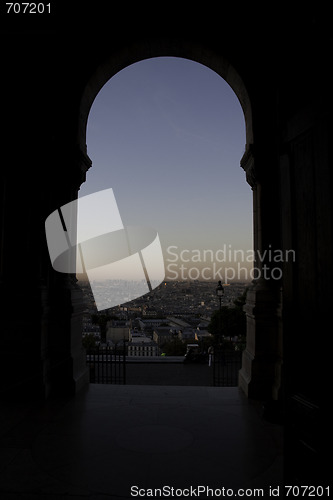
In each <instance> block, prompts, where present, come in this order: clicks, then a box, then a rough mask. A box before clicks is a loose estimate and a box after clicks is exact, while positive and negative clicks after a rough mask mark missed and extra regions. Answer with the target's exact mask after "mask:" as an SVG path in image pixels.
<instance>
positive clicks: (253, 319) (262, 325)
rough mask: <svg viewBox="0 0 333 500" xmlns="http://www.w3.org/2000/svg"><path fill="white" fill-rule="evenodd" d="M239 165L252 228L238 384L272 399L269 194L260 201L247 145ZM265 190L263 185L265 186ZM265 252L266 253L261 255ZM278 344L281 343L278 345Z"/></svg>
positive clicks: (275, 303)
mask: <svg viewBox="0 0 333 500" xmlns="http://www.w3.org/2000/svg"><path fill="white" fill-rule="evenodd" d="M241 166H242V167H243V169H244V170H245V172H246V179H247V181H248V183H249V184H250V186H251V188H252V190H253V226H254V227H253V231H254V251H255V255H256V256H257V255H258V252H260V258H256V260H255V262H254V267H255V279H254V280H253V282H252V285H251V287H250V289H249V290H248V293H247V299H246V305H245V306H244V311H245V312H246V317H247V342H246V348H245V350H244V353H243V360H242V368H241V370H240V373H239V386H240V387H241V389H242V390H243V391H244V393H245V394H246V395H247V396H248V397H250V398H258V399H276V398H277V397H278V394H279V390H280V385H281V362H282V361H281V352H280V354H278V353H279V351H281V348H280V349H279V338H280V337H281V335H280V337H279V316H280V313H279V301H280V284H279V281H278V280H276V281H275V280H274V279H272V276H271V270H272V267H274V265H276V264H274V265H273V266H272V262H271V255H272V253H269V251H271V252H272V246H271V245H270V244H269V235H270V231H269V230H268V220H267V219H268V218H267V216H266V217H264V215H265V214H267V213H270V211H269V206H268V203H269V198H270V197H269V196H266V197H265V200H266V201H265V202H264V201H263V185H262V183H261V182H260V181H259V179H258V176H257V172H256V168H255V161H254V154H253V148H252V147H248V148H247V150H246V152H245V154H244V156H243V158H242V160H241ZM266 189H268V188H267V186H266ZM264 204H265V206H264ZM265 251H266V256H265V258H264V255H265ZM280 347H281V346H280Z"/></svg>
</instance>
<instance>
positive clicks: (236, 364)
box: [212, 349, 242, 387]
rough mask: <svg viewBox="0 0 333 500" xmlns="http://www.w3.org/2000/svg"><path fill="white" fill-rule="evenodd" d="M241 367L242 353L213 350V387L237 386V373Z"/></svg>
mask: <svg viewBox="0 0 333 500" xmlns="http://www.w3.org/2000/svg"><path fill="white" fill-rule="evenodd" d="M241 367H242V351H241V350H239V351H234V350H225V349H214V354H213V356H212V368H213V386H214V387H236V386H238V372H239V370H240V369H241Z"/></svg>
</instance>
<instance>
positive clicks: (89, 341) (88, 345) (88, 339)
mask: <svg viewBox="0 0 333 500" xmlns="http://www.w3.org/2000/svg"><path fill="white" fill-rule="evenodd" d="M82 345H83V347H84V348H85V349H87V351H89V349H93V348H94V347H95V345H96V339H95V335H94V333H87V334H86V335H85V336H84V337H83V338H82Z"/></svg>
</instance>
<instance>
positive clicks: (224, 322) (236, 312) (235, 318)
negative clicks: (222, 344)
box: [208, 290, 247, 340]
mask: <svg viewBox="0 0 333 500" xmlns="http://www.w3.org/2000/svg"><path fill="white" fill-rule="evenodd" d="M246 293H247V290H245V292H244V293H243V294H242V295H241V296H240V297H237V299H235V300H234V306H233V307H228V306H222V307H221V310H220V309H219V310H217V311H215V312H214V313H213V314H212V317H211V321H210V323H209V325H208V331H209V333H211V334H212V335H214V337H215V340H221V337H222V336H224V337H229V338H231V337H234V336H236V335H237V336H238V337H244V336H245V335H246V316H245V313H244V311H243V305H244V304H245V301H246Z"/></svg>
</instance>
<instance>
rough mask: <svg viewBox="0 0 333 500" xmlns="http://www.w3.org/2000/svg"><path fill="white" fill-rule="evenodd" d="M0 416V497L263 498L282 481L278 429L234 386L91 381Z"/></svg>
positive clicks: (256, 404) (279, 427)
mask: <svg viewBox="0 0 333 500" xmlns="http://www.w3.org/2000/svg"><path fill="white" fill-rule="evenodd" d="M1 419H2V422H1V440H0V444H1V447H0V460H1V461H0V465H1V468H0V498H1V499H2V500H4V499H16V498H20V499H21V498H22V499H41V500H48V499H52V500H55V499H62V498H65V499H66V498H69V499H72V498H73V499H74V498H75V499H81V498H82V499H84V498H89V499H93V500H95V499H96V500H97V499H98V500H102V499H113V498H114V499H117V498H135V497H136V498H152V494H154V495H155V496H154V498H163V496H161V495H160V493H163V492H162V491H161V492H160V490H159V489H162V488H163V487H165V489H164V493H165V496H164V498H167V497H169V498H182V497H181V496H180V495H181V493H183V498H185V497H187V498H189V495H190V494H191V493H192V497H193V498H195V496H196V495H195V493H197V495H198V494H199V493H200V496H199V498H201V499H203V498H214V497H213V496H212V494H213V490H214V489H217V491H216V493H219V492H220V491H221V492H222V488H223V487H224V488H230V489H231V488H232V489H233V490H234V492H235V494H237V492H238V489H239V488H251V489H253V488H262V489H263V490H264V491H265V498H267V497H268V490H269V487H270V486H272V487H276V486H277V485H279V484H282V469H283V460H282V456H283V450H282V427H281V426H279V425H275V424H272V423H268V422H266V421H265V420H263V418H262V416H261V405H260V404H258V403H255V402H251V401H249V400H247V399H246V398H245V397H244V396H243V394H242V393H241V392H240V391H239V389H238V388H234V387H232V388H219V387H180V386H178V387H177V386H173V387H171V386H140V385H135V386H134V385H132V386H115V385H94V384H91V385H90V386H89V389H87V390H84V391H82V393H80V394H79V395H78V396H77V397H76V398H75V399H73V400H71V401H69V402H67V403H64V404H62V405H58V404H56V403H48V404H44V405H39V406H37V407H36V406H31V407H30V408H23V407H20V406H19V405H17V406H16V407H13V406H12V407H9V406H7V407H5V408H3V411H2V413H1ZM131 487H132V489H131ZM191 487H192V492H191V490H190V488H191ZM198 487H202V488H205V490H203V489H199V490H198ZM208 487H209V488H210V490H208V489H207V488H208ZM155 488H157V491H151V490H153V489H155ZM172 488H174V490H172ZM176 488H178V490H176ZM139 489H140V490H139ZM230 491H231V490H230ZM230 491H229V493H230ZM131 493H132V496H131ZM145 493H146V494H145ZM144 494H145V496H143V495H144ZM172 494H173V496H172ZM167 495H169V496H167ZM220 496H221V497H222V495H220ZM225 496H226V494H225Z"/></svg>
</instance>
